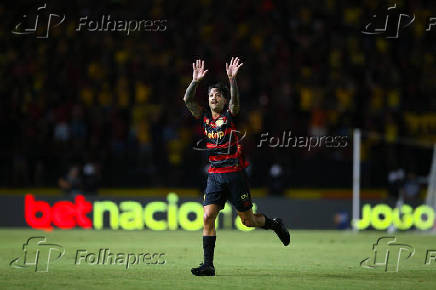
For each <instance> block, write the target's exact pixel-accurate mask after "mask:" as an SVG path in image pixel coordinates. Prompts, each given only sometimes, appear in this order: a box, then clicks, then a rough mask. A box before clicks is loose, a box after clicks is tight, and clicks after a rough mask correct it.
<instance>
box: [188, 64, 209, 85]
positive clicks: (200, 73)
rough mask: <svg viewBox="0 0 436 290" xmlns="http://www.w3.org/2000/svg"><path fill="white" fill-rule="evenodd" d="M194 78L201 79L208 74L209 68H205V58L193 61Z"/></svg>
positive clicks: (195, 80)
mask: <svg viewBox="0 0 436 290" xmlns="http://www.w3.org/2000/svg"><path fill="white" fill-rule="evenodd" d="M192 69H193V72H192V80H193V81H194V82H199V81H201V80H202V79H203V78H204V76H205V75H206V73H207V71H208V70H204V60H201V59H197V60H196V61H195V62H194V63H192Z"/></svg>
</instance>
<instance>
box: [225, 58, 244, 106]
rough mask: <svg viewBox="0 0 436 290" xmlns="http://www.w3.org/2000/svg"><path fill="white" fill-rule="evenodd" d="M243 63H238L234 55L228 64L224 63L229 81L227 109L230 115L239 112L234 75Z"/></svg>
mask: <svg viewBox="0 0 436 290" xmlns="http://www.w3.org/2000/svg"><path fill="white" fill-rule="evenodd" d="M242 65H243V63H239V58H238V57H235V58H233V57H232V59H231V60H230V64H227V63H226V71H227V76H228V78H229V82H230V102H229V109H230V112H231V113H232V115H237V114H239V90H238V84H237V83H236V75H237V74H238V70H239V68H240V67H241V66H242Z"/></svg>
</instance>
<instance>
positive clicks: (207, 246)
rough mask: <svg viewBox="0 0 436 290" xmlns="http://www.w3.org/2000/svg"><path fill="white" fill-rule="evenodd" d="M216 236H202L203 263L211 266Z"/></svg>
mask: <svg viewBox="0 0 436 290" xmlns="http://www.w3.org/2000/svg"><path fill="white" fill-rule="evenodd" d="M215 241H216V236H203V251H204V264H205V265H212V266H213V252H214V251H215Z"/></svg>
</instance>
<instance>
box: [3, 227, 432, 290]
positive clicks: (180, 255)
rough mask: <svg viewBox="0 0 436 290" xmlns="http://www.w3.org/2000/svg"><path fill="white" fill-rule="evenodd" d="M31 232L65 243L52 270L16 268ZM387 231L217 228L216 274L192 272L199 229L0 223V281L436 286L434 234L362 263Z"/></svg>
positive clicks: (23, 285)
mask: <svg viewBox="0 0 436 290" xmlns="http://www.w3.org/2000/svg"><path fill="white" fill-rule="evenodd" d="M32 236H46V237H47V242H48V243H55V244H60V245H62V246H64V247H65V249H66V252H65V255H64V256H63V257H62V259H60V260H59V261H56V262H54V263H52V264H50V266H49V271H48V272H46V273H44V272H35V270H34V268H32V267H29V268H25V269H16V268H11V267H9V262H10V261H11V260H12V259H13V258H16V257H19V256H22V254H23V252H22V249H21V248H22V245H23V244H24V242H25V241H26V240H27V239H28V238H29V237H32ZM381 236H387V234H386V233H382V232H361V233H358V234H354V233H351V232H345V231H292V232H291V246H289V247H284V246H283V245H282V244H281V243H280V241H279V240H278V238H277V237H276V236H275V235H274V233H273V232H271V231H265V230H255V231H252V232H245V233H244V232H239V231H236V230H235V231H218V237H217V245H216V249H215V268H216V274H217V276H215V277H195V276H193V275H192V274H191V272H190V269H191V267H194V266H197V265H198V264H199V262H201V261H202V258H203V250H202V239H201V232H185V231H174V232H172V231H165V232H152V231H133V232H129V231H110V230H105V231H86V230H71V231H62V230H54V231H51V232H44V231H35V230H22V229H0V289H38V290H40V289H67V288H68V289H69V288H74V289H79V288H80V289H436V262H432V264H430V265H425V264H424V261H425V255H426V250H427V249H433V250H436V236H435V235H428V234H423V233H418V232H416V233H414V232H409V233H397V234H395V236H396V237H397V242H401V243H406V244H410V245H412V246H413V247H414V248H415V249H416V253H415V255H414V256H413V257H411V258H410V259H408V260H402V261H401V264H400V269H399V272H397V273H395V272H393V273H390V272H387V273H386V272H384V269H382V268H377V269H365V268H362V267H360V261H362V260H363V259H364V258H366V257H369V256H370V255H371V248H372V244H373V243H375V241H376V240H377V238H379V237H381ZM100 248H109V249H110V251H111V252H112V253H126V254H127V253H144V252H164V253H165V254H166V264H163V265H146V264H139V265H132V266H130V268H129V269H127V270H126V268H125V266H124V265H88V264H81V265H74V260H75V255H76V250H77V249H86V250H88V252H94V253H97V252H98V250H99V249H100Z"/></svg>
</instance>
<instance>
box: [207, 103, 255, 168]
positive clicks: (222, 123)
mask: <svg viewBox="0 0 436 290" xmlns="http://www.w3.org/2000/svg"><path fill="white" fill-rule="evenodd" d="M201 119H202V121H203V123H202V129H203V131H204V134H205V138H206V148H207V152H208V155H209V162H210V167H209V173H227V172H235V171H240V170H242V169H243V168H246V167H247V166H248V162H246V161H245V159H244V156H243V152H242V146H241V144H239V140H240V132H239V131H238V130H237V129H236V124H235V119H234V116H232V113H231V112H230V110H229V109H227V110H226V111H225V112H223V113H222V114H220V115H219V116H218V117H217V118H215V119H214V118H212V113H211V112H210V110H208V109H205V110H203V115H202V118H201Z"/></svg>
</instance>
